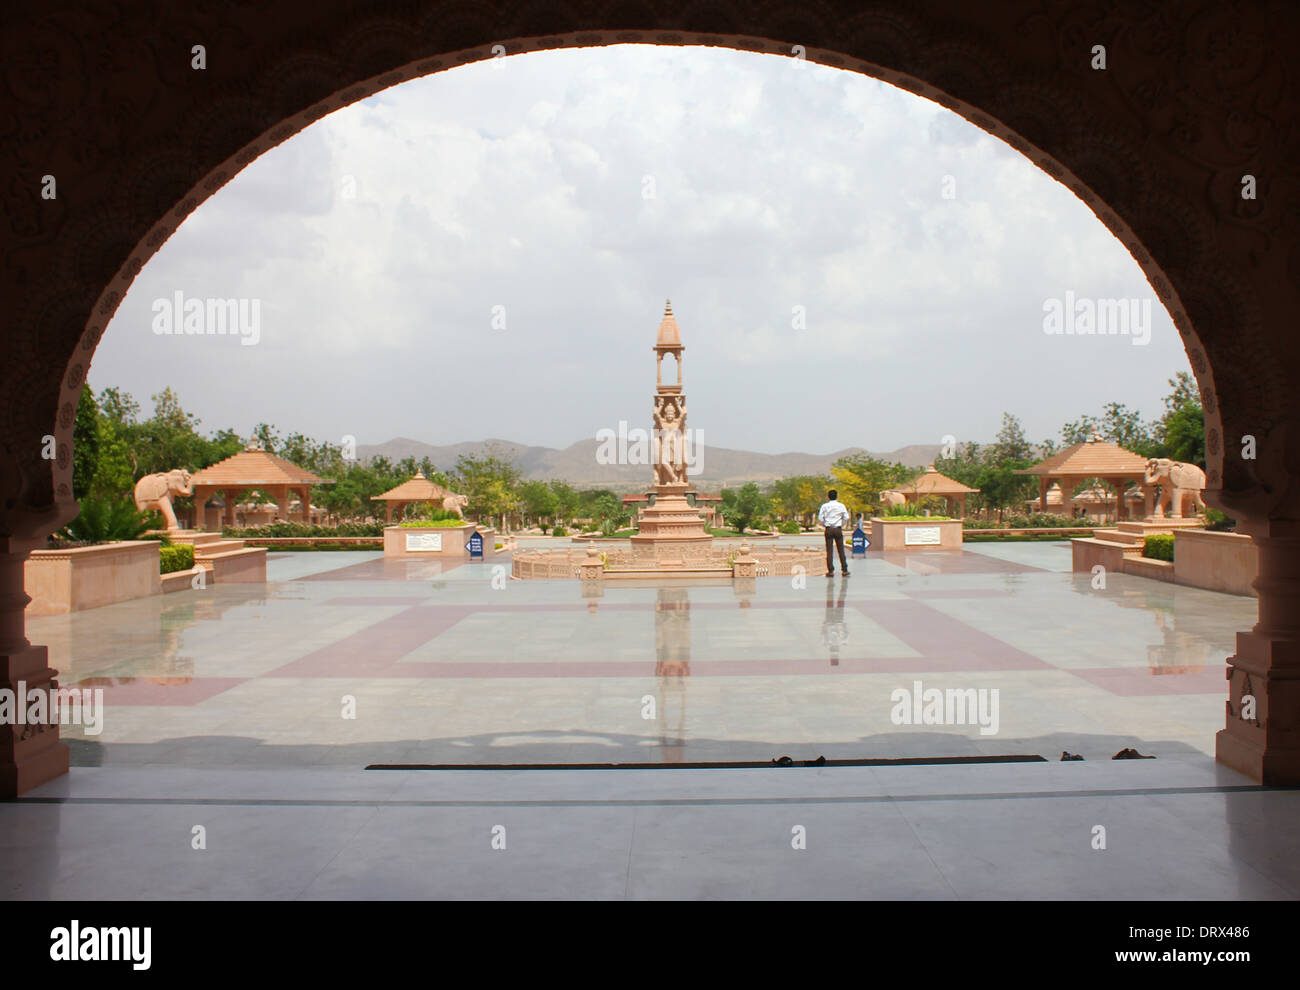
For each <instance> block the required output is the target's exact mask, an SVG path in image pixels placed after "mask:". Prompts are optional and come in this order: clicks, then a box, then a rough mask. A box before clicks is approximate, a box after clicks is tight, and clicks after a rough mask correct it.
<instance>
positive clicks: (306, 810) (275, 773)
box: [0, 543, 1300, 899]
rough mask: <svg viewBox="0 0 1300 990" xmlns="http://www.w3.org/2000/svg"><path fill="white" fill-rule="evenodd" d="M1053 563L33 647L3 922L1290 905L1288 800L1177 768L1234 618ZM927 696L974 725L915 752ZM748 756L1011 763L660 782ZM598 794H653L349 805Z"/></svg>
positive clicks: (540, 599) (398, 588) (283, 577)
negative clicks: (191, 912) (670, 907)
mask: <svg viewBox="0 0 1300 990" xmlns="http://www.w3.org/2000/svg"><path fill="white" fill-rule="evenodd" d="M1069 562H1070V555H1069V549H1068V544H1054V543H1052V544H1044V543H1035V544H991V545H978V546H973V547H967V548H966V549H964V550H962V551H957V552H942V551H935V552H925V553H914V554H909V555H905V556H892V555H886V556H882V555H873V556H871V557H869V558H867V559H866V560H858V561H855V562H854V564H853V575H852V577H850V578H849V579H847V580H843V579H836V580H828V579H826V578H812V579H808V580H807V581H806V583H801V582H798V581H793V582H792V581H790V580H786V579H759V580H757V581H755V582H754V583H753V585H752V587H750V588H748V589H746V588H742V587H739V586H736V587H733V586H730V585H726V586H718V585H714V586H710V587H677V588H663V587H659V588H652V587H645V588H638V587H628V586H625V585H613V586H610V587H609V588H607V589H605V591H604V592H603V594H600V595H598V596H594V597H584V593H583V591H582V589H581V587H580V585H579V584H578V583H577V582H564V581H537V582H519V581H512V580H509V579H508V576H507V575H508V573H509V567H508V564H509V561H508V558H506V557H502V556H498V557H497V558H495V559H491V560H489V561H488V562H486V563H481V564H463V565H459V566H447V565H441V566H440V565H438V564H436V563H432V562H418V561H417V562H402V561H391V560H389V561H386V560H384V559H383V557H382V556H380V555H378V554H374V553H368V552H366V553H362V552H336V553H312V554H282V555H272V557H271V559H270V561H269V567H268V576H269V577H270V582H269V583H268V584H266V585H265V586H262V585H228V586H221V585H217V586H214V587H209V588H208V589H206V590H203V591H186V592H182V593H178V594H174V595H167V596H162V597H157V598H152V599H147V600H142V601H135V602H127V603H122V604H119V605H113V606H109V607H106V608H101V609H95V610H93V611H88V612H81V613H77V614H75V615H72V616H68V617H62V618H46V619H39V620H36V621H33V622H31V623H30V624H29V635H30V637H31V639H32V640H33V641H34V642H38V643H46V644H49V646H50V649H51V655H52V656H51V661H52V663H53V665H54V666H56V667H58V668H59V669H61V670H62V671H63V675H62V678H61V680H62V682H63V683H64V684H65V685H68V686H76V687H82V688H102V689H103V691H104V700H105V705H106V713H105V719H104V724H103V731H102V732H101V733H99V734H97V735H95V734H88V733H86V732H85V731H84V730H83V729H81V728H78V727H69V728H67V729H65V733H64V734H65V737H66V738H68V739H69V741H70V744H71V746H72V749H73V754H74V767H73V770H72V773H71V774H69V775H68V776H67V777H64V778H61V779H59V780H56V781H53V782H51V783H50V784H47V785H45V786H44V787H41V788H38V789H37V790H36V791H34V792H33V793H32V794H30V795H29V796H27V797H25V798H23V799H20V800H19V801H17V802H12V803H7V804H0V896H5V897H10V898H172V897H175V898H187V897H205V898H213V897H216V898H222V897H240V898H242V897H256V898H340V897H343V898H372V897H378V898H428V897H456V898H460V897H473V898H553V897H580V898H667V897H688V898H700V897H703V898H731V897H737V898H743V897H795V898H803V897H817V898H826V897H829V898H836V897H864V898H926V899H930V898H938V899H954V898H990V897H991V898H1061V897H1065V898H1169V899H1183V898H1228V899H1231V898H1288V897H1289V898H1294V897H1296V896H1298V895H1300V862H1298V861H1297V857H1296V855H1295V850H1296V848H1300V842H1298V841H1297V840H1300V825H1298V824H1297V822H1300V814H1297V812H1300V791H1282V790H1265V789H1261V788H1257V787H1255V786H1253V785H1252V783H1251V782H1250V781H1248V780H1246V779H1245V778H1243V777H1240V776H1239V775H1237V774H1235V773H1233V772H1231V771H1228V770H1226V769H1224V768H1221V767H1218V766H1216V765H1215V764H1214V762H1213V760H1212V759H1211V757H1210V754H1212V752H1213V740H1214V733H1215V731H1217V730H1218V729H1219V728H1220V727H1221V725H1222V720H1223V702H1224V697H1225V682H1224V680H1223V659H1224V657H1225V656H1227V655H1228V654H1229V653H1230V652H1231V651H1232V648H1233V639H1234V635H1235V633H1236V632H1237V631H1238V630H1241V629H1246V628H1249V627H1250V626H1251V625H1252V624H1253V623H1254V621H1255V603H1254V600H1253V599H1245V598H1234V597H1231V596H1227V595H1220V594H1215V593H1212V592H1206V591H1199V590H1195V589H1189V588H1181V587H1175V586H1172V585H1167V584H1161V583H1158V582H1153V581H1150V580H1146V579H1143V578H1139V577H1135V576H1128V575H1118V576H1112V577H1111V578H1110V579H1109V583H1108V585H1107V587H1106V588H1105V589H1104V590H1096V589H1094V588H1092V586H1091V580H1090V578H1089V577H1076V576H1074V575H1072V574H1071V573H1069ZM918 682H919V691H920V698H919V699H917V698H915V697H913V695H915V694H916V693H917V691H918ZM929 689H939V691H940V692H948V691H952V692H954V693H953V694H952V697H953V698H954V699H957V698H959V697H960V698H962V699H969V700H970V701H971V702H972V704H971V707H970V709H969V710H966V709H961V708H958V707H956V706H954V708H953V710H952V711H951V712H949V711H947V709H946V704H947V699H948V697H949V695H948V694H946V693H945V694H942V695H941V697H942V698H943V699H944V705H940V706H938V707H937V708H935V709H934V711H935V713H936V714H942V715H943V719H942V721H940V722H939V723H936V724H926V722H925V719H924V712H925V709H924V703H925V701H926V699H927V697H930V696H928V695H927V694H926V692H927V691H928V690H929ZM900 691H901V692H908V695H907V698H908V702H907V704H900V703H899V701H898V698H899V695H898V694H897V693H898V692H900ZM956 692H969V693H964V694H961V695H960V696H959V695H957V693H956ZM995 692H996V693H995ZM994 698H996V699H997V705H996V709H994V708H993V699H994ZM918 701H919V702H920V703H919V704H918ZM981 702H982V703H983V707H981ZM353 710H354V711H355V717H354V718H350V717H345V715H347V714H351V713H352V711H353ZM963 712H964V714H963ZM904 713H906V714H908V715H909V716H910V715H914V714H917V713H920V714H921V715H922V719H921V724H908V723H909V722H911V721H912V719H911V718H904V717H903V714H904ZM994 713H996V719H993V718H991V717H990V716H992V715H994ZM958 715H961V716H962V717H961V718H958V717H957V716H958ZM994 730H995V731H994ZM1126 747H1135V748H1137V749H1139V750H1140V751H1141V752H1143V753H1147V754H1150V755H1154V756H1155V757H1157V758H1156V759H1154V760H1125V761H1112V760H1111V759H1110V757H1111V756H1113V755H1114V754H1115V753H1116V752H1117V751H1118V750H1120V749H1123V748H1126ZM1065 749H1068V750H1070V751H1071V752H1074V753H1079V754H1081V755H1083V756H1084V757H1085V760H1084V761H1083V762H1064V763H1063V762H1059V757H1060V754H1061V751H1062V750H1065ZM782 755H789V756H791V757H793V758H794V759H796V760H805V759H813V758H815V757H817V756H826V757H827V758H828V759H831V760H843V759H869V758H876V759H898V758H905V757H912V758H933V757H954V756H968V757H969V756H982V757H989V756H998V755H1039V756H1042V757H1044V758H1045V762H1028V763H1023V762H1022V763H967V764H960V765H958V764H943V765H923V766H897V765H894V766H858V767H825V768H804V767H797V768H789V769H786V768H770V769H760V770H739V769H711V770H692V769H683V768H676V769H673V768H672V765H673V764H676V763H682V762H694V761H760V762H764V763H766V762H768V761H770V760H772V759H773V758H774V757H777V756H782ZM607 762H624V763H628V762H635V763H650V764H655V765H663V769H652V770H613V771H610V770H563V771H521V770H513V771H510V770H484V769H474V770H441V771H438V770H433V771H430V770H412V769H402V770H374V769H372V770H366V769H364V768H365V767H366V766H367V765H369V764H470V765H475V766H480V767H481V766H483V765H488V764H495V765H509V764H520V763H607ZM196 826H202V834H203V835H204V837H205V843H206V849H203V850H196V849H194V848H192V837H193V835H194V834H195V827H196ZM1097 826H1102V827H1103V828H1104V830H1105V831H1104V834H1105V838H1106V847H1105V849H1097V848H1094V844H1095V841H1096V836H1097V835H1098V834H1099V833H1098V832H1097ZM800 836H803V837H804V841H805V843H806V848H804V849H796V848H794V845H792V843H794V842H795V841H796V840H797V839H798V838H799V837H800ZM502 837H504V842H505V848H504V849H494V848H493V840H494V838H495V839H496V842H497V845H500V844H501V841H502Z"/></svg>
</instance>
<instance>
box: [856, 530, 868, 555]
mask: <svg viewBox="0 0 1300 990" xmlns="http://www.w3.org/2000/svg"><path fill="white" fill-rule="evenodd" d="M866 555H867V534H866V533H864V532H862V523H861V522H859V523H858V528H857V529H855V530H854V531H853V556H855V557H865V556H866Z"/></svg>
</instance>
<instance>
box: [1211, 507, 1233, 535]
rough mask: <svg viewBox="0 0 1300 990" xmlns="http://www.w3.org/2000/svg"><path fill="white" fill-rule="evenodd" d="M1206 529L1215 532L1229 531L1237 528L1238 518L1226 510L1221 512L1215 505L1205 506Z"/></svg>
mask: <svg viewBox="0 0 1300 990" xmlns="http://www.w3.org/2000/svg"><path fill="white" fill-rule="evenodd" d="M1205 521H1206V523H1207V524H1208V525H1206V527H1205V528H1206V529H1208V530H1210V531H1211V532H1215V533H1222V532H1227V531H1229V530H1234V529H1236V528H1237V520H1235V519H1232V518H1230V517H1229V516H1228V514H1227V513H1225V512H1220V511H1219V510H1218V509H1216V508H1214V507H1213V506H1206V507H1205Z"/></svg>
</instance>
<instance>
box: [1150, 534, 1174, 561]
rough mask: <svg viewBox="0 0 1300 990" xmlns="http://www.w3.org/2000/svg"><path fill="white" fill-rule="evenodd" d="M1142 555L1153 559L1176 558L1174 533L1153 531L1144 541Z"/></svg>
mask: <svg viewBox="0 0 1300 990" xmlns="http://www.w3.org/2000/svg"><path fill="white" fill-rule="evenodd" d="M1142 556H1143V557H1150V558H1151V559H1153V560H1169V561H1172V560H1173V559H1174V534H1173V533H1152V534H1151V535H1150V536H1148V537H1147V538H1146V539H1145V540H1144V541H1143V542H1142Z"/></svg>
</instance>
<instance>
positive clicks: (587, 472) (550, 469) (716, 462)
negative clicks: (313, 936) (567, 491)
mask: <svg viewBox="0 0 1300 990" xmlns="http://www.w3.org/2000/svg"><path fill="white" fill-rule="evenodd" d="M489 444H494V445H495V446H496V447H498V448H499V449H500V450H502V451H505V452H507V453H509V454H510V455H511V456H513V457H514V459H515V464H516V465H518V467H519V469H520V471H521V472H522V473H523V476H524V477H525V478H529V479H534V478H535V479H539V480H550V479H552V478H563V479H564V480H565V481H568V482H570V483H571V484H574V485H577V486H579V487H584V488H590V487H597V486H599V487H605V488H613V489H616V490H622V489H626V490H630V491H638V490H641V489H643V488H645V487H647V486H648V485H649V484H650V466H649V465H648V464H598V463H597V462H596V449H597V447H598V446H599V443H598V442H597V441H596V440H595V439H594V438H593V439H588V440H579V441H578V442H577V443H575V444H571V445H570V446H568V447H565V448H564V449H563V450H556V449H555V448H553V447H528V446H525V445H523V444H519V443H513V442H511V441H509V440H496V439H488V440H475V441H469V442H463V443H454V444H448V445H446V446H442V447H439V446H435V445H433V444H428V443H422V442H421V441H419V440H411V439H409V438H407V437H395V438H394V439H392V440H389V441H388V442H387V443H381V444H360V445H358V447H357V456H358V457H359V458H361V459H363V460H369V459H370V458H372V457H387V458H388V459H389V460H390V461H394V462H396V461H399V460H401V459H402V458H404V457H414V458H415V459H416V460H417V461H419V460H422V459H423V458H425V457H427V458H429V460H431V461H432V462H433V463H434V464H435V465H436V466H437V467H438V469H439V470H442V471H447V470H449V469H451V468H452V467H455V465H456V459H457V458H458V457H460V456H461V455H462V454H471V455H476V454H481V453H482V452H483V451H484V450H485V448H486V447H487V446H488V445H489ZM939 449H940V447H939V444H937V443H935V444H911V445H909V446H906V447H900V448H898V449H897V450H886V451H874V452H872V456H873V457H877V458H880V459H881V460H884V461H901V462H902V463H903V464H906V465H908V466H909V467H915V468H923V467H925V466H926V465H927V464H929V463H930V462H931V461H933V460H934V459H935V457H937V456H938V454H939ZM861 452H862V448H861V447H846V448H845V449H844V450H836V451H832V452H831V453H829V454H805V453H799V452H790V453H786V454H760V453H758V452H757V451H752V450H731V449H729V448H726V447H714V446H712V445H710V446H707V447H705V450H704V464H703V470H702V471H701V472H700V474H698V475H693V476H692V480H693V481H695V482H696V483H697V484H700V485H703V486H705V487H707V488H710V489H716V488H722V487H728V488H730V487H735V486H737V485H742V484H744V483H745V482H747V481H756V482H760V483H763V482H770V481H775V480H776V479H777V478H785V477H789V476H790V475H795V474H829V473H830V469H831V463H832V462H834V461H836V460H838V459H839V458H841V457H845V456H847V455H849V454H857V453H861Z"/></svg>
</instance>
